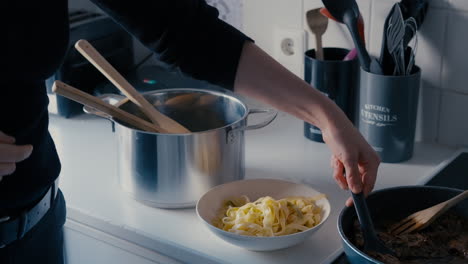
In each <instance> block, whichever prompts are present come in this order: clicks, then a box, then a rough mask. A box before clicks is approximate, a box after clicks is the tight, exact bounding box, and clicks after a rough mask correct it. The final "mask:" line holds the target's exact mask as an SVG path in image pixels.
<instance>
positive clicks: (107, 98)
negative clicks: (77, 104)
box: [83, 93, 127, 121]
mask: <svg viewBox="0 0 468 264" xmlns="http://www.w3.org/2000/svg"><path fill="white" fill-rule="evenodd" d="M98 97H99V98H100V99H102V100H103V101H104V102H106V103H109V104H111V105H113V106H116V107H119V106H120V105H122V104H123V103H125V102H126V101H127V100H126V97H125V96H122V95H118V94H110V93H109V94H102V95H100V96H98ZM83 111H84V112H85V113H86V114H90V115H97V116H100V117H102V118H105V119H109V120H111V121H112V119H111V117H110V116H109V115H107V114H105V113H103V112H101V111H98V110H96V109H95V108H92V107H89V106H83Z"/></svg>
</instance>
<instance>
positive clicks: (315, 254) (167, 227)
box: [50, 113, 455, 264]
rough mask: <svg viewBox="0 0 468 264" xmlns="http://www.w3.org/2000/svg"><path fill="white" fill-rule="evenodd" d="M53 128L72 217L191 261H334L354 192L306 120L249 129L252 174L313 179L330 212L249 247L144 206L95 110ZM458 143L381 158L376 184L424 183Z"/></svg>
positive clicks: (181, 215)
mask: <svg viewBox="0 0 468 264" xmlns="http://www.w3.org/2000/svg"><path fill="white" fill-rule="evenodd" d="M50 131H51V134H52V136H53V138H54V140H55V142H56V145H57V150H58V152H59V155H60V157H61V160H62V173H61V180H60V188H61V189H62V191H63V193H64V195H65V199H66V201H67V208H68V219H70V220H73V221H76V222H79V223H82V224H84V225H87V226H91V227H93V228H95V229H98V230H100V231H103V232H106V233H108V234H111V235H113V236H116V237H118V238H121V239H124V240H126V241H129V242H131V243H134V244H137V245H139V246H142V247H144V248H147V249H150V250H154V251H157V252H159V253H161V254H164V255H167V256H169V257H173V258H176V259H178V260H179V261H182V262H188V263H265V264H266V263H268V264H271V263H309V264H310V263H330V261H332V260H333V259H334V258H335V257H336V256H337V255H338V254H339V253H341V250H342V249H341V240H340V237H339V235H338V231H337V228H336V223H337V218H338V215H339V212H340V210H341V209H342V207H343V205H344V201H345V200H346V198H347V197H348V193H347V192H345V191H342V190H340V189H339V188H338V186H337V185H336V184H335V183H334V181H333V178H332V176H331V172H332V171H331V169H330V166H329V157H330V152H329V150H328V148H327V147H326V146H325V145H324V144H320V143H315V142H312V141H309V140H308V139H306V138H304V136H303V122H302V121H300V120H298V119H295V118H293V117H291V116H289V115H286V114H284V113H280V114H279V116H278V118H277V120H275V121H274V122H273V123H272V124H271V125H269V126H268V127H266V128H263V129H260V130H256V131H248V132H246V178H280V179H287V180H291V181H294V182H301V183H305V184H309V185H311V186H312V187H314V188H315V189H317V190H319V191H321V192H323V193H325V194H327V196H328V198H329V200H330V203H331V207H332V213H331V215H330V217H329V219H328V220H327V222H326V223H325V225H324V226H323V227H322V229H320V230H319V231H318V232H316V233H315V234H314V235H313V236H311V237H310V239H308V240H307V241H306V242H305V243H303V244H300V245H298V246H295V247H292V248H289V249H284V250H279V251H273V252H251V251H247V250H244V249H241V248H238V247H235V246H232V245H231V244H228V243H227V242H224V241H223V240H221V239H220V238H218V237H217V236H215V235H214V234H212V233H211V232H210V231H209V230H208V229H207V228H206V227H205V226H204V225H203V224H202V223H201V221H199V220H198V218H197V215H196V213H195V210H194V209H179V210H167V209H157V208H151V207H148V206H145V205H142V204H140V203H138V202H136V201H134V200H132V199H131V198H128V197H127V196H126V195H125V194H123V193H122V192H121V191H120V189H119V186H118V182H117V174H116V168H117V166H116V157H115V151H116V148H115V144H114V135H113V133H112V131H111V123H110V122H109V121H107V120H103V119H98V118H95V117H91V116H86V115H83V116H78V117H76V118H73V119H63V118H59V117H53V116H52V117H51V124H50ZM454 152H455V149H451V148H447V147H443V146H439V145H430V144H420V143H417V144H416V145H415V153H414V156H413V158H412V159H411V160H410V161H408V162H405V163H399V164H382V165H381V167H380V170H379V177H378V181H377V184H376V189H380V188H384V187H391V186H398V185H413V184H417V183H419V182H421V180H422V179H424V178H425V177H427V176H428V175H429V174H431V172H432V171H433V170H434V169H435V168H436V167H437V165H439V164H440V163H441V162H442V161H444V160H446V159H448V158H449V157H450V156H451V155H452V154H453V153H454Z"/></svg>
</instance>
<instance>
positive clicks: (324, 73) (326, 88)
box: [304, 48, 359, 142]
mask: <svg viewBox="0 0 468 264" xmlns="http://www.w3.org/2000/svg"><path fill="white" fill-rule="evenodd" d="M323 53H324V60H318V59H316V58H315V50H313V49H312V50H308V51H306V52H305V58H304V79H305V81H306V82H307V83H309V84H310V85H311V86H312V87H314V88H315V89H317V90H319V91H320V92H321V93H323V94H324V95H325V96H327V97H328V98H330V99H331V100H333V101H334V102H335V103H336V104H337V105H338V106H339V107H340V108H341V109H342V110H343V112H345V113H346V115H347V116H348V118H349V119H350V120H351V121H353V120H354V118H353V117H354V106H355V102H356V100H355V98H356V88H357V84H358V77H359V76H358V74H359V68H358V61H357V60H356V59H354V60H348V61H344V60H343V58H344V57H345V56H346V55H347V54H348V53H349V50H347V49H342V48H324V49H323ZM304 136H305V137H306V138H308V139H310V140H313V141H317V142H323V138H322V132H321V131H320V129H319V128H317V127H315V126H313V125H311V124H309V123H304Z"/></svg>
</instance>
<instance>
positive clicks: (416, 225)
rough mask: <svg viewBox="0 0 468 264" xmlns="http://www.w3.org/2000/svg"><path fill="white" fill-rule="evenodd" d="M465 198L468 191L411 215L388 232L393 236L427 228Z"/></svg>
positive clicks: (467, 195) (467, 196)
mask: <svg viewBox="0 0 468 264" xmlns="http://www.w3.org/2000/svg"><path fill="white" fill-rule="evenodd" d="M466 198H468V191H464V192H462V193H460V194H459V195H457V196H455V197H453V198H452V199H450V200H447V201H445V202H442V203H439V204H436V205H434V206H432V207H429V208H426V209H424V210H421V211H418V212H416V213H413V214H411V215H410V216H408V217H406V218H405V219H403V220H401V221H400V222H398V223H396V224H394V225H393V226H392V227H390V230H389V232H390V233H392V234H393V235H401V234H406V233H410V232H415V231H419V230H422V229H424V228H426V227H428V226H429V225H430V224H431V223H432V222H434V221H435V220H436V219H437V218H438V217H439V216H441V215H442V214H443V213H445V212H446V211H447V210H448V209H450V208H452V207H453V206H455V205H457V203H459V202H461V201H463V200H464V199H466Z"/></svg>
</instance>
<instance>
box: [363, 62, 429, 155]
mask: <svg viewBox="0 0 468 264" xmlns="http://www.w3.org/2000/svg"><path fill="white" fill-rule="evenodd" d="M420 81H421V70H420V68H419V67H417V66H415V67H414V70H413V72H412V74H411V75H402V76H391V75H377V74H373V73H369V72H366V71H364V70H362V69H361V74H360V86H359V97H358V98H359V100H358V107H359V108H358V111H359V112H358V120H357V121H358V127H359V131H360V132H361V133H362V135H363V136H364V137H365V138H366V140H367V142H368V143H369V144H370V145H371V146H372V147H373V148H374V150H375V151H376V152H377V153H378V154H379V156H380V158H381V160H382V162H389V163H394V162H401V161H405V160H408V159H410V158H411V156H412V155H413V146H414V134H415V129H416V115H417V109H418V97H419V85H420Z"/></svg>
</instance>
